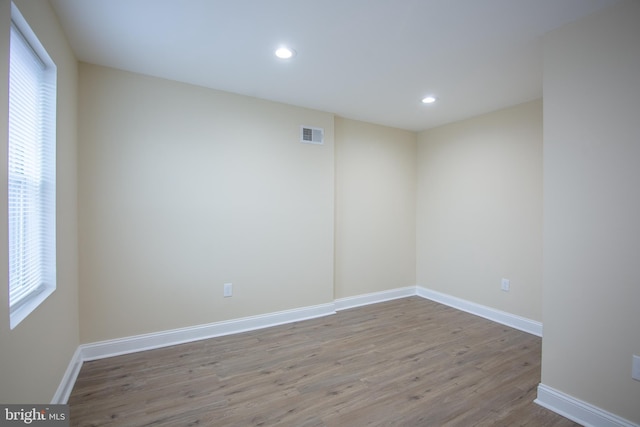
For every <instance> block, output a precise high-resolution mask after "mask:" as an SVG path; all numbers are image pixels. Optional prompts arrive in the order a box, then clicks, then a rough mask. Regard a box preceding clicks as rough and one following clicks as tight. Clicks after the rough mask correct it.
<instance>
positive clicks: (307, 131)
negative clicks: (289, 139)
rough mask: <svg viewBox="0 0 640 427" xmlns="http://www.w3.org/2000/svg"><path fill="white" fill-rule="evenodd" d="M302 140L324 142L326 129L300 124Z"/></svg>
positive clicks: (309, 142)
mask: <svg viewBox="0 0 640 427" xmlns="http://www.w3.org/2000/svg"><path fill="white" fill-rule="evenodd" d="M300 142H303V143H305V144H318V145H322V144H324V129H321V128H313V127H309V126H300Z"/></svg>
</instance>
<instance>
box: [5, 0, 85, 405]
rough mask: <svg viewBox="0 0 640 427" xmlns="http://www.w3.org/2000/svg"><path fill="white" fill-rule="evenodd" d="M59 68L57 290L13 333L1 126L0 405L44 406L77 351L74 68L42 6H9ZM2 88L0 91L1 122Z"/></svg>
mask: <svg viewBox="0 0 640 427" xmlns="http://www.w3.org/2000/svg"><path fill="white" fill-rule="evenodd" d="M15 3H16V5H17V6H18V8H19V9H20V11H21V12H22V15H23V16H24V17H25V19H26V20H27V21H28V23H29V25H30V26H31V28H32V29H33V31H34V32H35V33H36V35H37V36H38V38H39V39H40V41H41V42H42V44H43V45H44V47H45V49H46V50H47V52H48V53H49V55H50V56H51V58H52V59H53V61H54V62H55V63H56V65H57V67H58V108H57V110H58V112H57V231H56V233H57V289H56V291H55V292H54V293H53V294H52V295H51V296H50V297H49V298H48V299H47V300H46V301H45V302H44V303H42V304H41V305H40V306H39V307H38V308H37V309H36V310H35V311H34V312H33V313H31V314H30V315H29V316H28V317H27V318H26V319H25V320H23V321H22V322H21V323H20V324H19V325H18V326H17V327H16V328H14V329H13V330H10V329H9V311H8V305H9V303H8V292H7V291H6V289H8V283H7V275H8V273H7V265H8V253H7V246H8V244H7V170H6V164H7V157H6V153H7V120H5V119H3V120H0V146H1V149H0V153H2V155H1V156H0V157H1V161H0V164H1V165H2V173H1V174H0V177H1V178H0V179H1V182H0V223H2V224H3V225H2V226H0V241H1V242H2V243H1V244H0V258H1V259H2V261H1V262H0V277H2V288H3V289H5V291H3V292H0V319H1V321H0V347H1V350H0V402H2V403H25V402H29V403H48V402H50V401H51V399H52V397H53V395H54V393H55V391H56V389H57V387H58V385H59V384H60V381H61V379H62V377H63V375H64V372H65V370H66V369H67V366H68V364H69V361H70V360H71V357H72V355H73V353H74V351H75V350H76V348H77V347H78V344H79V340H78V336H79V333H78V296H77V295H78V278H77V271H78V261H77V259H78V252H77V238H78V233H77V214H76V211H77V203H76V194H77V185H76V114H77V108H76V99H77V64H76V60H75V57H74V55H73V53H72V52H71V49H70V48H69V46H68V44H67V41H66V37H65V36H64V34H63V33H62V31H61V29H60V26H59V24H58V21H57V18H56V16H55V15H54V13H53V12H52V10H51V9H50V7H49V3H48V2H34V1H27V0H15ZM10 16H11V2H10V1H9V0H0V62H1V63H2V66H1V67H0V81H2V82H7V81H8V67H9V65H8V58H9V28H10ZM7 97H8V92H7V85H6V84H3V85H0V117H3V118H6V117H7V116H8V111H7V102H8V101H7V99H8V98H7Z"/></svg>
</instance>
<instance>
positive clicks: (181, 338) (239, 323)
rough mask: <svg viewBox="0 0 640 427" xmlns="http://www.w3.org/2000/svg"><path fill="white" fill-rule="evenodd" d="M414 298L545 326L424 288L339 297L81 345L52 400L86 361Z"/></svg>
mask: <svg viewBox="0 0 640 427" xmlns="http://www.w3.org/2000/svg"><path fill="white" fill-rule="evenodd" d="M413 295H418V296H420V297H423V298H426V299H430V300H433V301H436V302H439V303H442V304H445V305H448V306H450V307H453V308H456V309H459V310H462V311H466V312H468V313H472V314H475V315H478V316H482V317H484V318H487V319H489V320H493V321H496V322H499V323H502V324H505V325H507V326H511V327H513V328H516V329H519V330H522V331H524V332H528V333H532V334H534V335H538V336H541V335H542V324H541V323H539V322H535V321H533V320H529V319H525V318H523V317H519V316H516V315H513V314H509V313H505V312H502V311H499V310H495V309H492V308H490V307H486V306H482V305H479V304H476V303H473V302H470V301H466V300H463V299H460V298H456V297H453V296H451V295H447V294H443V293H440V292H436V291H432V290H430V289H426V288H422V287H420V286H408V287H404V288H397V289H391V290H388V291H382V292H374V293H370V294H364V295H357V296H353V297H347V298H339V299H337V300H335V301H334V302H333V303H328V304H321V305H316V306H311V307H302V308H299V309H293V310H285V311H280V312H276V313H268V314H264V315H259V316H251V317H244V318H240V319H233V320H228V321H223V322H215V323H210V324H206V325H197V326H192V327H187V328H181V329H173V330H169V331H161V332H156V333H151V334H144V335H137V336H131V337H125V338H118V339H113V340H108V341H101V342H95V343H90V344H82V345H80V346H79V347H78V349H77V350H76V352H75V354H74V355H73V358H72V359H71V362H70V363H69V367H68V368H67V372H66V373H65V375H64V377H63V380H62V382H61V383H60V386H59V387H58V390H57V391H56V393H55V395H54V397H53V400H52V403H66V402H67V400H68V398H69V395H70V394H71V391H72V389H73V385H74V383H75V380H76V378H77V376H78V373H79V372H80V368H81V367H82V362H85V361H90V360H96V359H103V358H106V357H112V356H118V355H122V354H128V353H135V352H138V351H145V350H152V349H155V348H161V347H168V346H172V345H177V344H184V343H187V342H192V341H198V340H203V339H207V338H214V337H219V336H223V335H230V334H237V333H240V332H247V331H252V330H257V329H262V328H268V327H270V326H277V325H282V324H286V323H292V322H297V321H301V320H307V319H313V318H316V317H322V316H327V315H331V314H335V313H336V311H340V310H346V309H349V308H355V307H360V306H364V305H369V304H375V303H379V302H383V301H389V300H393V299H397V298H405V297H409V296H413Z"/></svg>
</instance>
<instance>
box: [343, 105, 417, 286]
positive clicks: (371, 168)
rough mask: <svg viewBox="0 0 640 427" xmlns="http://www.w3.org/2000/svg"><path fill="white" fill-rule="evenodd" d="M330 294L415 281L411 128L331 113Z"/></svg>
mask: <svg viewBox="0 0 640 427" xmlns="http://www.w3.org/2000/svg"><path fill="white" fill-rule="evenodd" d="M335 129H336V130H335V132H336V247H335V259H336V267H335V270H336V271H335V298H344V297H349V296H354V295H362V294H367V293H371V292H379V291H385V290H389V289H394V288H401V287H405V286H414V285H415V284H416V276H415V266H416V257H415V239H416V233H415V230H416V228H415V215H416V213H415V212H416V211H415V195H416V134H415V133H414V132H408V131H404V130H399V129H393V128H389V127H384V126H378V125H373V124H369V123H364V122H360V121H355V120H349V119H345V118H341V117H336V120H335Z"/></svg>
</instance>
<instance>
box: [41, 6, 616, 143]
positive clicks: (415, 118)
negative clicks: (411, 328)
mask: <svg viewBox="0 0 640 427" xmlns="http://www.w3.org/2000/svg"><path fill="white" fill-rule="evenodd" d="M616 1H617V0H51V3H52V5H53V7H54V10H55V11H56V13H57V14H58V16H59V18H60V21H61V23H62V26H63V27H64V29H65V31H66V33H67V36H68V37H69V41H70V43H71V46H72V48H73V49H74V51H75V53H76V55H77V57H78V59H79V60H81V61H85V62H89V63H94V64H99V65H104V66H109V67H114V68H119V69H123V70H128V71H134V72H138V73H143V74H148V75H152V76H158V77H163V78H167V79H172V80H178V81H182V82H186V83H192V84H195V85H200V86H206V87H210V88H214V89H220V90H224V91H229V92H234V93H238V94H244V95H249V96H253V97H258V98H264V99H269V100H273V101H279V102H284V103H287V104H293V105H298V106H303V107H308V108H314V109H318V110H323V111H328V112H332V113H336V114H338V115H341V116H344V117H348V118H353V119H358V120H364V121H368V122H373V123H378V124H383V125H387V126H393V127H398V128H403V129H408V130H415V131H418V130H423V129H428V128H431V127H434V126H438V125H441V124H444V123H449V122H452V121H456V120H460V119H463V118H467V117H471V116H474V115H477V114H481V113H484V112H488V111H493V110H497V109H500V108H503V107H507V106H510V105H515V104H519V103H521V102H525V101H529V100H533V99H536V98H539V97H541V96H542V38H541V36H542V35H543V34H545V33H546V32H548V31H550V30H552V29H554V28H557V27H559V26H561V25H563V24H565V23H568V22H571V21H574V20H576V19H579V18H581V17H583V16H586V15H588V14H591V13H594V12H595V11H597V10H599V9H601V8H603V7H606V6H609V5H612V4H613V3H615V2H616ZM281 44H287V45H289V46H291V47H293V48H294V49H295V50H296V51H297V55H296V57H295V58H293V59H291V60H287V61H282V60H279V59H277V58H276V57H275V56H274V55H273V52H274V51H275V49H276V48H277V47H279V46H280V45H281ZM568 54H570V52H569V53H568ZM427 94H435V95H436V96H437V97H438V98H439V101H438V102H437V103H436V104H433V105H424V104H422V103H421V102H420V100H421V98H422V97H423V96H425V95H427Z"/></svg>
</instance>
